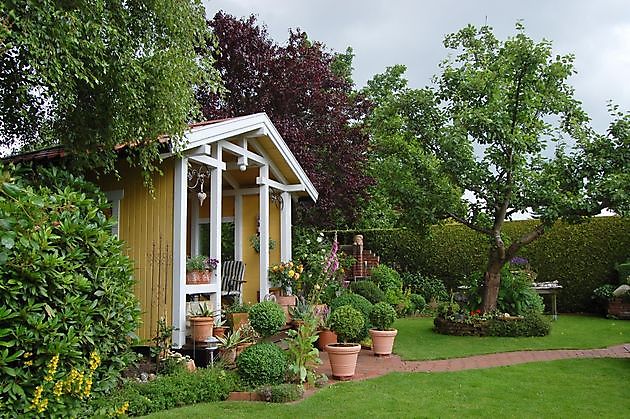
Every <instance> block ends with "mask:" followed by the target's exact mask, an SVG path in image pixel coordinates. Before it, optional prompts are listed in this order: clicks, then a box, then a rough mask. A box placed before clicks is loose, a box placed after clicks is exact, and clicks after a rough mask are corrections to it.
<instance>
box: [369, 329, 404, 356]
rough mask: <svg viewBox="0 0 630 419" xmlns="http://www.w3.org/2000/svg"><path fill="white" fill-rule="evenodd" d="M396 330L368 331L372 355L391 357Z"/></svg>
mask: <svg viewBox="0 0 630 419" xmlns="http://www.w3.org/2000/svg"><path fill="white" fill-rule="evenodd" d="M397 334H398V330H395V329H394V330H376V329H370V336H372V352H374V355H391V353H392V349H393V348H394V339H395V338H396V335H397Z"/></svg>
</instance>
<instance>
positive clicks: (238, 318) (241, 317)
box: [229, 313, 249, 331]
mask: <svg viewBox="0 0 630 419" xmlns="http://www.w3.org/2000/svg"><path fill="white" fill-rule="evenodd" d="M229 316H230V318H231V319H232V331H236V330H238V329H240V327H241V326H243V325H245V324H247V322H248V321H249V313H231V314H230V315H229Z"/></svg>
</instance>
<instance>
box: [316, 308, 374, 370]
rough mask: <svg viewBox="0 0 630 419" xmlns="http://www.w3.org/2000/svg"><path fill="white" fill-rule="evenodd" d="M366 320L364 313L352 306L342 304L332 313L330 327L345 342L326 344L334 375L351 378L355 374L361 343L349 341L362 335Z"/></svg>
mask: <svg viewBox="0 0 630 419" xmlns="http://www.w3.org/2000/svg"><path fill="white" fill-rule="evenodd" d="M364 322H365V321H364V319H363V314H362V313H361V312H360V311H359V310H357V309H355V308H353V307H352V306H341V307H339V308H337V309H336V310H335V311H333V312H332V314H331V315H330V318H329V320H328V323H329V325H330V328H331V330H333V331H334V332H335V333H336V334H337V337H338V338H339V339H340V340H341V341H342V342H343V343H331V344H329V345H326V352H328V359H329V360H330V367H331V369H332V375H333V377H335V378H337V379H340V380H349V379H351V378H352V377H353V376H354V371H355V369H356V366H357V358H358V357H359V352H360V351H361V345H360V344H359V343H349V342H351V341H353V340H355V341H356V340H357V338H358V337H359V336H360V335H361V333H362V332H363V324H364Z"/></svg>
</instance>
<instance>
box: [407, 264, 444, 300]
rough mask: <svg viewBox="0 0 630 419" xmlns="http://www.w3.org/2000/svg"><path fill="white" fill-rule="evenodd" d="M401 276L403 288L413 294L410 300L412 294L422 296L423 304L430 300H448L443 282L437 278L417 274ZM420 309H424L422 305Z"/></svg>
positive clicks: (408, 273)
mask: <svg viewBox="0 0 630 419" xmlns="http://www.w3.org/2000/svg"><path fill="white" fill-rule="evenodd" d="M401 276H402V279H403V284H404V285H403V286H404V287H405V288H408V289H409V290H411V292H412V293H413V294H412V300H413V295H414V294H419V295H420V296H422V297H423V301H424V302H425V303H426V302H427V301H431V300H434V301H446V300H447V299H448V291H446V287H445V286H444V282H442V281H441V280H439V279H437V278H434V277H429V276H424V275H422V274H420V273H418V272H413V273H412V272H403V273H402V275H401ZM416 306H417V304H416ZM422 308H424V304H422Z"/></svg>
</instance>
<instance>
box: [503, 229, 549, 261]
mask: <svg viewBox="0 0 630 419" xmlns="http://www.w3.org/2000/svg"><path fill="white" fill-rule="evenodd" d="M544 233H545V225H544V224H539V225H537V226H536V228H535V229H534V230H532V231H530V232H529V233H527V234H525V235H524V236H522V237H521V238H520V239H518V240H517V241H515V242H514V243H512V244H511V245H510V247H509V248H508V250H507V253H506V258H507V259H508V260H509V259H512V258H513V257H514V256H516V254H517V253H518V251H519V250H520V249H521V247H523V246H526V245H528V244H530V243H531V242H533V241H534V240H536V239H538V238H539V237H540V236H542V235H543V234H544Z"/></svg>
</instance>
